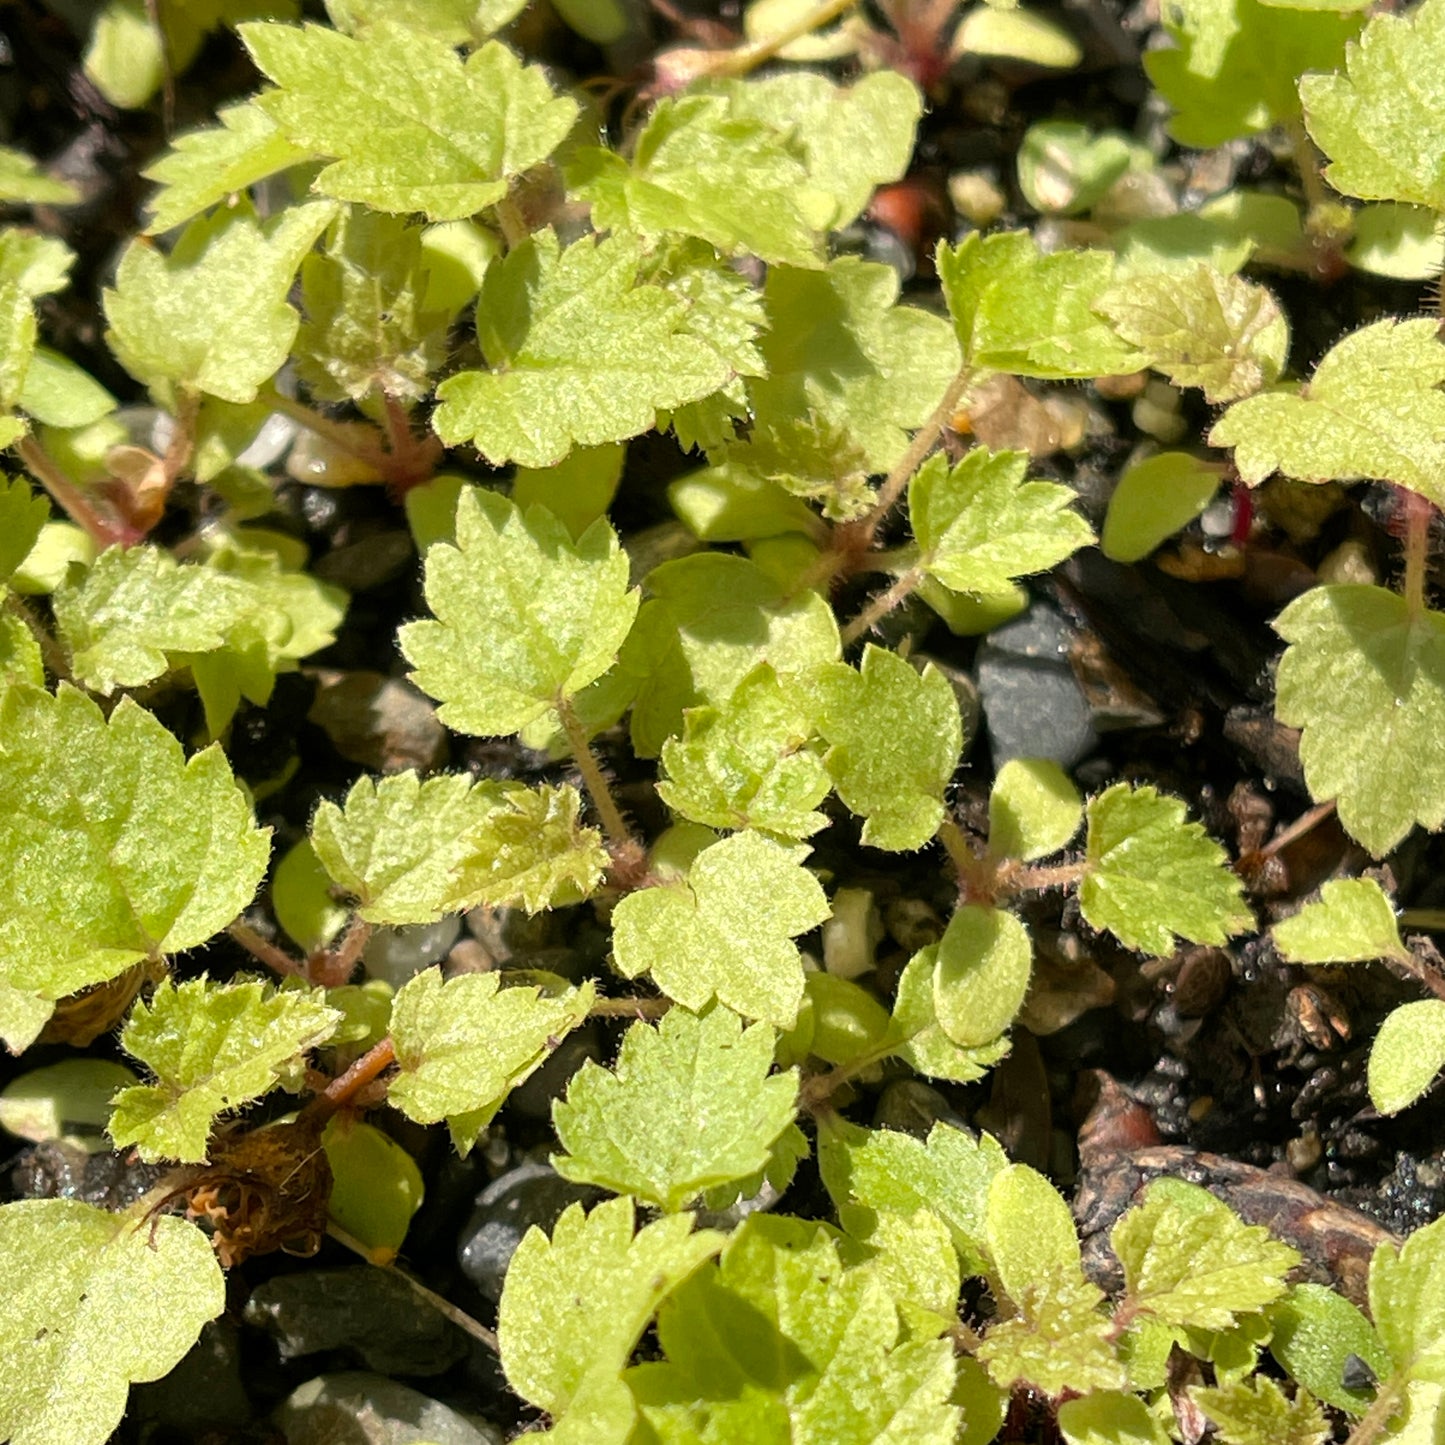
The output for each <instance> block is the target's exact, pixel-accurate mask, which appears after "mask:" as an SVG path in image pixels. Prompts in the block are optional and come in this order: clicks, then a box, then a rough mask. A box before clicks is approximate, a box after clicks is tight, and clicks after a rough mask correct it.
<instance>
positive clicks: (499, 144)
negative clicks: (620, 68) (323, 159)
mask: <svg viewBox="0 0 1445 1445" xmlns="http://www.w3.org/2000/svg"><path fill="white" fill-rule="evenodd" d="M240 33H241V38H242V39H243V40H244V41H245V42H246V47H247V49H248V50H250V52H251V56H252V58H253V59H254V60H255V62H256V64H257V65H258V66H259V67H260V68H261V70H262V71H263V72H264V73H265V74H266V75H267V76H268V77H269V78H270V79H271V80H273V81H275V82H276V84H277V85H278V86H279V87H280V89H279V90H274V91H265V92H263V93H262V95H261V97H260V98H259V100H258V101H257V102H256V103H257V104H258V105H259V106H260V107H261V108H262V109H263V110H264V111H265V112H266V113H267V114H268V115H269V116H270V117H271V118H272V120H274V121H275V122H276V124H277V126H278V127H279V128H280V130H281V132H282V134H283V135H285V136H286V138H287V139H288V140H290V141H291V142H292V143H293V144H294V145H297V146H301V147H303V148H304V149H305V150H307V151H309V152H310V153H311V154H313V155H318V156H335V157H337V159H336V160H335V161H334V163H333V164H331V165H329V166H327V167H326V169H325V170H323V171H322V172H321V174H320V176H318V177H317V180H316V188H317V189H318V190H319V191H321V192H322V194H323V195H328V196H334V197H335V198H336V199H337V200H341V201H359V202H361V203H363V204H364V205H368V206H370V207H372V209H374V210H378V211H422V212H424V213H425V214H426V215H427V217H428V218H429V219H431V220H433V221H451V220H460V219H462V218H463V217H465V216H470V215H472V214H474V213H475V212H477V211H480V210H482V209H483V208H484V207H486V206H491V205H494V204H495V203H496V202H498V201H500V200H501V199H502V198H503V197H504V196H505V195H506V194H507V185H508V181H509V179H510V178H511V177H513V176H518V175H521V173H522V172H523V171H526V170H530V169H531V167H532V166H534V165H537V164H538V163H539V162H540V161H543V160H545V159H546V158H547V157H548V156H549V155H550V154H551V153H552V151H553V150H554V149H556V147H557V146H558V145H559V144H561V142H562V140H563V139H564V138H565V137H566V135H567V132H568V131H570V130H571V129H572V123H573V121H574V120H575V119H576V118H577V103H576V102H575V101H574V100H572V99H570V98H569V97H566V96H558V95H555V94H554V93H553V91H552V88H551V86H550V85H549V84H548V83H547V79H546V76H545V75H544V74H543V72H542V69H541V67H540V66H524V65H523V64H522V62H521V61H520V60H518V59H517V57H516V56H515V55H513V54H512V52H511V51H510V50H508V49H507V47H506V46H505V45H502V44H499V43H498V42H497V41H489V42H488V43H487V44H486V45H484V46H482V47H481V49H480V50H477V51H474V52H473V53H472V54H471V55H469V56H468V57H467V59H466V60H465V61H463V60H462V59H461V58H460V57H459V56H458V55H457V53H456V51H455V50H453V49H452V47H451V46H450V45H448V44H447V43H446V41H444V40H439V39H435V38H433V37H431V36H428V35H422V34H420V33H419V32H417V31H415V30H410V29H408V28H407V27H406V26H404V25H399V24H395V23H393V22H389V21H385V20H383V21H378V22H377V23H376V24H373V25H370V26H368V27H367V29H366V30H365V31H364V32H363V33H362V34H361V35H359V36H356V37H354V38H352V37H348V36H345V35H341V34H339V33H338V32H336V31H334V30H327V29H325V28H324V27H322V26H319V25H307V26H304V27H301V28H299V29H298V28H296V27H293V26H289V25H259V24H258V25H243V26H241V27H240Z"/></svg>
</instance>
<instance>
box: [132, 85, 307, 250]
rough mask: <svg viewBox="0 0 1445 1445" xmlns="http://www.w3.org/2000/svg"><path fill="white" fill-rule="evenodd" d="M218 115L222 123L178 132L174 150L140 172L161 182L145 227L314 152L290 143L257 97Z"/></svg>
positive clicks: (170, 221)
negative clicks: (148, 223) (181, 132)
mask: <svg viewBox="0 0 1445 1445" xmlns="http://www.w3.org/2000/svg"><path fill="white" fill-rule="evenodd" d="M216 119H217V120H218V121H220V124H219V125H215V126H210V127H207V128H206V129H204V130H193V131H189V132H187V133H186V134H185V135H180V136H177V137H176V138H175V139H174V140H173V141H172V142H171V148H170V150H169V151H168V152H167V153H166V154H165V155H163V156H162V157H161V158H160V159H159V160H158V161H153V162H152V163H151V164H150V165H149V166H147V167H146V169H145V170H144V171H142V172H141V174H142V175H143V176H145V177H146V179H147V180H152V181H155V182H157V184H159V185H160V187H161V189H160V191H159V192H158V193H157V194H156V195H154V196H153V197H151V199H150V201H149V202H148V203H147V206H148V209H149V210H150V215H151V219H150V225H148V226H147V227H146V230H147V231H149V232H151V233H152V234H156V233H158V232H161V231H169V230H170V229H171V228H172V227H173V226H179V225H180V224H181V223H182V222H183V221H189V220H190V219H191V217H192V216H195V215H199V214H200V212H202V211H206V210H209V209H210V208H211V207H212V206H214V205H216V204H218V203H219V202H221V201H224V200H225V199H226V198H227V197H228V196H233V195H236V194H238V193H239V192H241V191H245V190H247V189H249V188H250V187H251V186H253V185H255V184H256V183H257V181H263V180H265V179H266V177H267V176H274V175H275V174H276V173H277V172H278V171H284V170H286V169H287V168H288V167H290V166H294V165H296V164H298V163H299V162H301V161H304V160H307V159H309V156H310V152H308V151H305V150H303V149H301V148H300V147H299V146H294V145H292V144H291V142H290V141H289V140H287V139H286V137H285V136H284V135H282V133H281V132H280V131H279V130H278V129H277V128H276V123H275V122H274V121H273V120H272V119H271V117H270V116H269V115H267V114H266V112H265V111H264V110H263V109H262V108H261V107H260V106H259V105H258V104H256V102H255V101H253V100H248V101H244V102H242V103H241V104H240V105H228V106H223V107H222V108H221V109H220V110H218V111H217V112H216Z"/></svg>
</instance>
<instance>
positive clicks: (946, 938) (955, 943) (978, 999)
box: [933, 903, 1033, 1048]
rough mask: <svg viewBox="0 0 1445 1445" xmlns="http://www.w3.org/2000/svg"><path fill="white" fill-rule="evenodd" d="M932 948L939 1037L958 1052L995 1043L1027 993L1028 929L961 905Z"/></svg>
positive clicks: (995, 911) (991, 911) (1001, 913)
mask: <svg viewBox="0 0 1445 1445" xmlns="http://www.w3.org/2000/svg"><path fill="white" fill-rule="evenodd" d="M935 947H936V949H937V954H936V957H937V964H936V967H935V971H934V975H933V1009H934V1013H935V1015H936V1016H937V1018H938V1022H939V1023H940V1024H941V1025H942V1027H943V1031H944V1033H946V1034H947V1035H948V1036H949V1038H951V1039H952V1040H953V1041H954V1043H956V1044H961V1045H962V1046H963V1047H964V1048H978V1047H980V1046H981V1045H984V1044H987V1043H989V1042H991V1041H992V1040H993V1039H996V1038H997V1037H998V1036H999V1035H1000V1034H1001V1033H1003V1031H1004V1030H1005V1029H1006V1028H1008V1026H1009V1025H1010V1024H1011V1023H1012V1022H1013V1021H1014V1018H1015V1017H1016V1016H1017V1014H1018V1011H1019V1009H1020V1008H1022V1007H1023V1001H1024V996H1025V995H1026V994H1027V993H1028V991H1029V978H1030V975H1031V972H1032V968H1033V947H1032V945H1031V943H1030V942H1029V934H1028V929H1026V928H1025V927H1024V925H1023V924H1022V923H1021V922H1020V921H1019V920H1018V919H1017V918H1015V917H1014V915H1013V914H1012V913H1008V912H1006V911H1005V910H1003V909H1001V908H987V907H984V906H983V905H982V904H977V903H965V904H961V905H960V906H959V907H958V908H957V909H955V910H954V914H953V917H952V918H950V919H949V920H948V927H947V928H946V929H944V932H943V937H942V938H941V939H939V941H938V943H937V944H936V945H935Z"/></svg>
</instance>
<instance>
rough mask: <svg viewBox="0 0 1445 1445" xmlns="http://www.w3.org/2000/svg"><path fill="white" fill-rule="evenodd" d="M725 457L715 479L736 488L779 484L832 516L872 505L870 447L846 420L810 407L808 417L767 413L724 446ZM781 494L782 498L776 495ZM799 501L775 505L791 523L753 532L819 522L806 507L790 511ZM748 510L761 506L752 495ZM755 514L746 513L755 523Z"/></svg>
mask: <svg viewBox="0 0 1445 1445" xmlns="http://www.w3.org/2000/svg"><path fill="white" fill-rule="evenodd" d="M726 455H727V461H726V462H725V463H723V464H722V465H721V466H719V467H716V468H714V469H713V472H712V474H711V475H712V476H713V477H715V478H716V484H717V485H721V486H724V487H731V488H732V489H733V490H734V491H735V492H736V491H738V490H740V489H741V488H742V487H745V486H748V485H749V484H751V486H752V487H753V488H757V487H759V486H760V485H762V486H768V484H772V485H771V486H770V487H769V490H770V491H772V490H773V489H774V488H782V489H783V491H785V492H790V493H792V495H793V496H794V497H798V498H802V497H808V498H811V499H812V500H814V501H816V502H817V503H818V504H819V505H820V506H821V507H822V509H823V515H824V516H825V517H827V518H828V519H829V520H830V521H835V522H845V521H849V520H851V519H852V518H855V517H859V516H862V515H863V514H864V513H865V512H867V511H868V510H869V508H871V507H872V505H873V499H874V495H875V494H874V491H873V488H872V487H871V486H869V484H868V477H869V473H870V471H871V470H872V468H871V466H870V464H869V456H868V452H867V450H866V449H865V447H864V446H863V444H862V443H861V442H860V441H859V440H858V438H857V437H856V436H855V435H854V431H853V428H852V426H851V425H850V424H849V423H848V422H839V421H835V420H834V419H833V418H831V417H827V416H821V415H818V414H817V413H814V414H812V415H810V416H807V417H793V418H787V419H784V418H781V417H770V418H768V419H767V420H765V421H763V422H761V423H760V424H758V425H755V426H754V427H753V428H752V430H751V431H750V432H749V433H748V439H747V440H746V441H745V442H734V443H733V444H731V445H730V446H729V447H728V449H727V454H726ZM780 500H781V499H780ZM796 507H797V503H792V504H791V505H790V506H788V507H787V508H786V509H781V508H775V513H777V515H776V516H775V520H776V521H777V522H790V523H791V526H788V527H780V526H774V527H773V528H771V529H770V530H764V531H762V532H759V533H757V535H761V536H769V535H774V534H776V532H778V531H787V530H791V531H802V532H811V531H813V530H815V528H816V526H817V523H816V520H815V519H814V516H813V514H812V513H811V512H810V511H808V509H807V508H806V507H805V508H802V510H801V513H799V512H797V511H794V510H793V508H796ZM750 510H751V511H754V512H756V511H758V510H760V509H759V507H758V504H757V502H756V501H755V502H754V504H753V507H752V508H751V509H750ZM765 518H766V512H764V517H763V518H759V519H753V518H750V519H749V521H750V522H751V523H752V525H753V526H756V525H757V523H758V521H761V520H763V519H765Z"/></svg>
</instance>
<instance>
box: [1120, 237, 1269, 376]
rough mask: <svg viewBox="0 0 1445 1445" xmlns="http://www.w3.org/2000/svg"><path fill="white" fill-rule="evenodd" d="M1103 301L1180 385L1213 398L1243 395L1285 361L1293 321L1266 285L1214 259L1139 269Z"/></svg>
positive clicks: (1124, 331) (1130, 338) (1132, 339)
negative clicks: (1184, 268)
mask: <svg viewBox="0 0 1445 1445" xmlns="http://www.w3.org/2000/svg"><path fill="white" fill-rule="evenodd" d="M1095 309H1096V310H1097V311H1098V312H1099V313H1100V314H1101V315H1102V316H1104V317H1106V318H1107V319H1108V320H1109V322H1110V323H1111V324H1112V326H1113V327H1114V330H1115V331H1117V332H1118V333H1119V335H1120V336H1122V337H1123V338H1124V340H1125V341H1127V342H1129V343H1130V344H1131V345H1133V346H1137V347H1138V348H1139V349H1140V350H1141V351H1143V352H1145V353H1146V354H1147V355H1148V357H1149V365H1150V366H1152V367H1153V368H1154V369H1155V370H1156V371H1162V372H1163V373H1164V375H1165V376H1167V377H1168V378H1169V379H1170V381H1172V382H1173V383H1174V384H1175V385H1176V386H1197V387H1199V388H1200V389H1201V390H1202V391H1203V392H1204V396H1205V400H1206V401H1210V402H1214V403H1216V404H1218V403H1219V402H1225V401H1236V400H1238V399H1239V398H1240V397H1244V396H1249V395H1251V394H1252V393H1253V392H1256V391H1258V390H1259V389H1260V388H1261V387H1262V386H1267V385H1269V383H1270V382H1272V381H1274V380H1275V379H1276V378H1277V377H1278V376H1279V374H1280V372H1281V371H1282V370H1283V369H1284V363H1285V359H1286V357H1287V356H1288V353H1289V322H1288V321H1286V320H1285V316H1284V312H1282V311H1281V310H1280V308H1279V303H1278V302H1277V301H1276V300H1275V299H1274V297H1273V295H1271V294H1270V292H1269V291H1268V290H1266V289H1265V288H1264V287H1263V286H1256V285H1255V284H1254V283H1253V282H1251V281H1246V280H1245V279H1244V278H1243V277H1242V276H1225V275H1222V274H1221V273H1220V272H1219V271H1217V270H1215V269H1214V267H1212V266H1196V267H1195V268H1194V269H1193V270H1192V271H1188V272H1185V273H1184V274H1183V275H1173V274H1171V275H1161V276H1131V277H1129V278H1128V279H1127V280H1125V281H1122V282H1120V283H1119V284H1118V285H1116V286H1114V287H1113V288H1112V289H1111V290H1109V291H1106V292H1105V293H1104V294H1103V295H1102V296H1101V297H1100V298H1099V299H1098V301H1097V302H1095Z"/></svg>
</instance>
